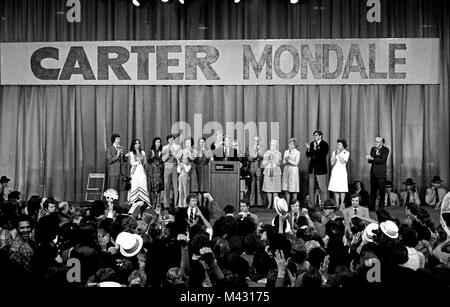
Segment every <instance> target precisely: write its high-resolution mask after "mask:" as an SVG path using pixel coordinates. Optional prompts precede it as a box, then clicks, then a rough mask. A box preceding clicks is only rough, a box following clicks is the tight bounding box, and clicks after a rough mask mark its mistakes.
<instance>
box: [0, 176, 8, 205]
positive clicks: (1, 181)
mask: <svg viewBox="0 0 450 307" xmlns="http://www.w3.org/2000/svg"><path fill="white" fill-rule="evenodd" d="M9 180H10V179H9V178H8V177H6V176H2V178H0V185H1V186H0V203H3V202H5V201H7V200H8V193H9V184H8V182H9Z"/></svg>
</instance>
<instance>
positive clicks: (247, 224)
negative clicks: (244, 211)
mask: <svg viewBox="0 0 450 307" xmlns="http://www.w3.org/2000/svg"><path fill="white" fill-rule="evenodd" d="M237 223H238V229H237V232H238V234H239V235H241V236H246V235H248V234H252V233H255V231H256V227H257V225H256V223H255V222H254V220H253V219H252V218H251V217H250V216H246V217H245V218H243V219H239V220H238V221H237Z"/></svg>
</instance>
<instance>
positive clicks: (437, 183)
mask: <svg viewBox="0 0 450 307" xmlns="http://www.w3.org/2000/svg"><path fill="white" fill-rule="evenodd" d="M313 137H314V140H313V141H312V142H310V143H305V147H306V156H307V157H309V158H310V162H309V167H308V171H309V174H310V178H309V182H310V191H309V195H308V196H307V197H306V198H305V199H304V200H302V201H299V199H298V198H299V197H298V196H299V195H298V192H299V184H300V182H299V181H300V178H299V170H298V163H299V161H300V155H301V153H300V151H299V150H298V149H297V147H298V144H297V141H296V140H295V139H290V140H289V141H288V149H287V150H286V151H285V152H284V153H283V154H282V153H281V152H280V151H279V149H278V142H277V140H272V141H271V142H270V145H269V148H268V149H267V150H265V149H264V146H263V145H262V144H261V143H260V139H259V138H258V137H255V138H254V143H253V144H252V145H250V146H248V147H247V149H246V152H245V153H241V152H240V150H239V147H238V146H236V143H235V144H233V143H232V141H231V138H229V137H227V136H225V137H223V135H222V134H221V133H218V134H217V135H216V142H214V144H212V146H211V149H206V140H205V139H204V138H202V139H200V141H199V143H198V147H197V148H195V149H194V141H193V140H192V139H187V140H185V142H184V144H183V146H182V147H181V146H179V145H177V144H176V143H175V136H173V135H169V136H167V138H166V141H167V144H166V145H164V146H163V144H162V140H161V138H159V137H155V138H154V139H153V142H152V145H151V148H150V151H149V152H148V154H146V153H145V151H144V150H143V149H142V147H141V142H140V141H139V140H137V139H135V140H133V141H132V143H131V146H130V150H129V151H128V152H127V153H125V152H124V148H123V147H122V146H120V136H119V135H117V134H115V135H113V137H112V138H111V141H112V145H111V146H110V147H109V148H108V151H107V156H108V165H109V169H108V179H109V180H108V182H109V183H108V185H109V188H108V189H107V190H106V191H105V192H104V195H103V196H104V197H103V199H102V200H96V201H94V202H93V203H92V204H90V205H89V206H87V207H83V206H81V204H77V203H69V202H67V201H57V200H55V199H54V198H53V197H42V196H38V195H34V196H31V197H30V198H29V200H28V201H22V199H21V193H20V192H19V191H11V190H10V188H9V181H10V179H9V178H7V177H6V176H3V177H1V178H0V184H1V187H0V202H1V203H0V272H1V274H0V280H1V281H2V282H4V283H6V284H9V285H16V284H17V285H19V284H20V285H30V286H31V285H33V284H39V285H50V286H65V287H102V286H108V287H112V286H118V287H169V288H185V287H188V288H201V287H242V288H248V287H266V288H274V287H304V288H314V287H316V288H318V287H373V286H380V285H381V286H384V285H393V286H398V285H402V286H405V285H411V286H416V285H418V284H424V285H425V284H426V285H428V286H430V285H435V286H439V285H441V286H449V285H450V274H449V273H450V230H449V227H448V225H450V192H449V193H447V191H446V190H445V189H444V188H443V187H442V186H441V183H442V180H441V178H440V177H438V176H435V177H434V178H433V180H432V183H431V186H430V188H428V189H427V191H426V196H425V202H424V203H422V202H421V200H420V197H419V195H418V191H417V188H416V187H415V183H414V180H413V179H411V178H408V179H406V180H405V182H404V185H405V189H404V191H401V192H400V193H399V194H397V193H395V192H394V189H393V185H392V182H390V181H386V161H387V157H388V155H389V149H387V148H386V147H385V146H384V139H382V138H381V137H377V138H376V139H375V146H374V147H373V148H372V149H371V150H370V154H368V155H367V160H368V162H369V163H370V164H372V168H371V191H370V195H369V193H368V192H367V191H365V189H364V185H363V184H362V182H361V181H358V180H356V181H354V182H353V184H351V185H350V186H349V185H348V177H347V168H346V163H347V162H348V161H349V157H350V153H349V151H347V149H346V148H347V142H346V140H344V139H339V140H338V141H337V146H336V150H334V151H333V152H332V154H331V160H330V164H331V166H332V170H331V176H330V180H329V182H327V175H328V167H327V160H326V159H327V155H328V153H329V146H328V144H327V143H326V142H325V141H324V140H323V134H322V132H321V131H315V132H314V133H313ZM233 145H234V146H233ZM211 160H220V161H223V160H226V161H239V162H240V163H241V168H242V169H243V170H244V172H247V179H248V182H247V185H248V189H249V194H248V195H247V197H245V198H243V199H242V200H241V202H240V203H239V204H227V206H223V204H221V200H220V199H214V198H213V195H211V194H210V193H209V191H208V187H209V180H210V178H209V163H210V161H211ZM127 164H128V165H129V173H128V172H127V173H126V174H125V173H124V167H123V166H124V165H127ZM124 186H125V187H124ZM121 191H127V197H126V198H127V199H126V201H125V200H124V199H120V192H121ZM263 192H264V193H266V194H267V196H268V197H267V200H268V208H273V209H274V210H271V211H270V212H271V213H270V214H272V215H273V219H272V220H271V221H270V222H267V218H265V219H262V218H261V217H259V216H258V215H257V214H255V212H251V211H253V210H252V209H251V208H252V207H254V206H256V207H257V206H262V204H263V197H262V193H263ZM282 192H284V193H282ZM329 192H332V193H333V196H334V197H331V198H330V197H329V194H330V193H329ZM310 195H311V196H310ZM375 205H377V206H376V207H375ZM423 205H428V206H423ZM393 206H396V207H401V208H403V209H404V211H405V213H406V218H402V217H401V216H391V213H390V211H389V210H386V208H387V207H393ZM236 208H239V212H236ZM375 208H377V210H376V217H375V216H374V215H373V214H372V215H370V214H369V212H370V211H374V210H375ZM430 208H435V209H438V210H440V221H439V223H436V222H433V220H432V218H431V216H430V213H429V212H430ZM431 210H432V209H431ZM264 221H265V223H264Z"/></svg>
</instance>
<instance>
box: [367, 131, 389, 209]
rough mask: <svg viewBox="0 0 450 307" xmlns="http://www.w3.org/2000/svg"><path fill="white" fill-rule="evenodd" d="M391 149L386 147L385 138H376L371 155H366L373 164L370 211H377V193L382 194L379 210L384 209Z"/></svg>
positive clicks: (371, 169)
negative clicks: (387, 168)
mask: <svg viewBox="0 0 450 307" xmlns="http://www.w3.org/2000/svg"><path fill="white" fill-rule="evenodd" d="M388 156H389V149H388V148H387V147H385V146H384V138H382V137H379V136H378V137H376V138H375V146H374V147H372V149H370V155H366V158H367V161H368V162H369V163H370V164H372V167H371V168H370V208H369V209H370V210H375V203H376V200H377V192H379V193H380V203H379V204H378V206H379V208H383V207H384V194H385V182H386V163H387V159H388Z"/></svg>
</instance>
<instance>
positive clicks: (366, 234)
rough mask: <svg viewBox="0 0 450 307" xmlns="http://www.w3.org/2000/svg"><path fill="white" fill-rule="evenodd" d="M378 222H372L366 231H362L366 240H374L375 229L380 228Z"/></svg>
mask: <svg viewBox="0 0 450 307" xmlns="http://www.w3.org/2000/svg"><path fill="white" fill-rule="evenodd" d="M378 229H379V227H378V224H377V223H370V224H369V225H367V226H366V228H364V231H363V233H362V238H363V240H364V241H366V242H373V237H374V235H375V234H374V231H376V230H378Z"/></svg>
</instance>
